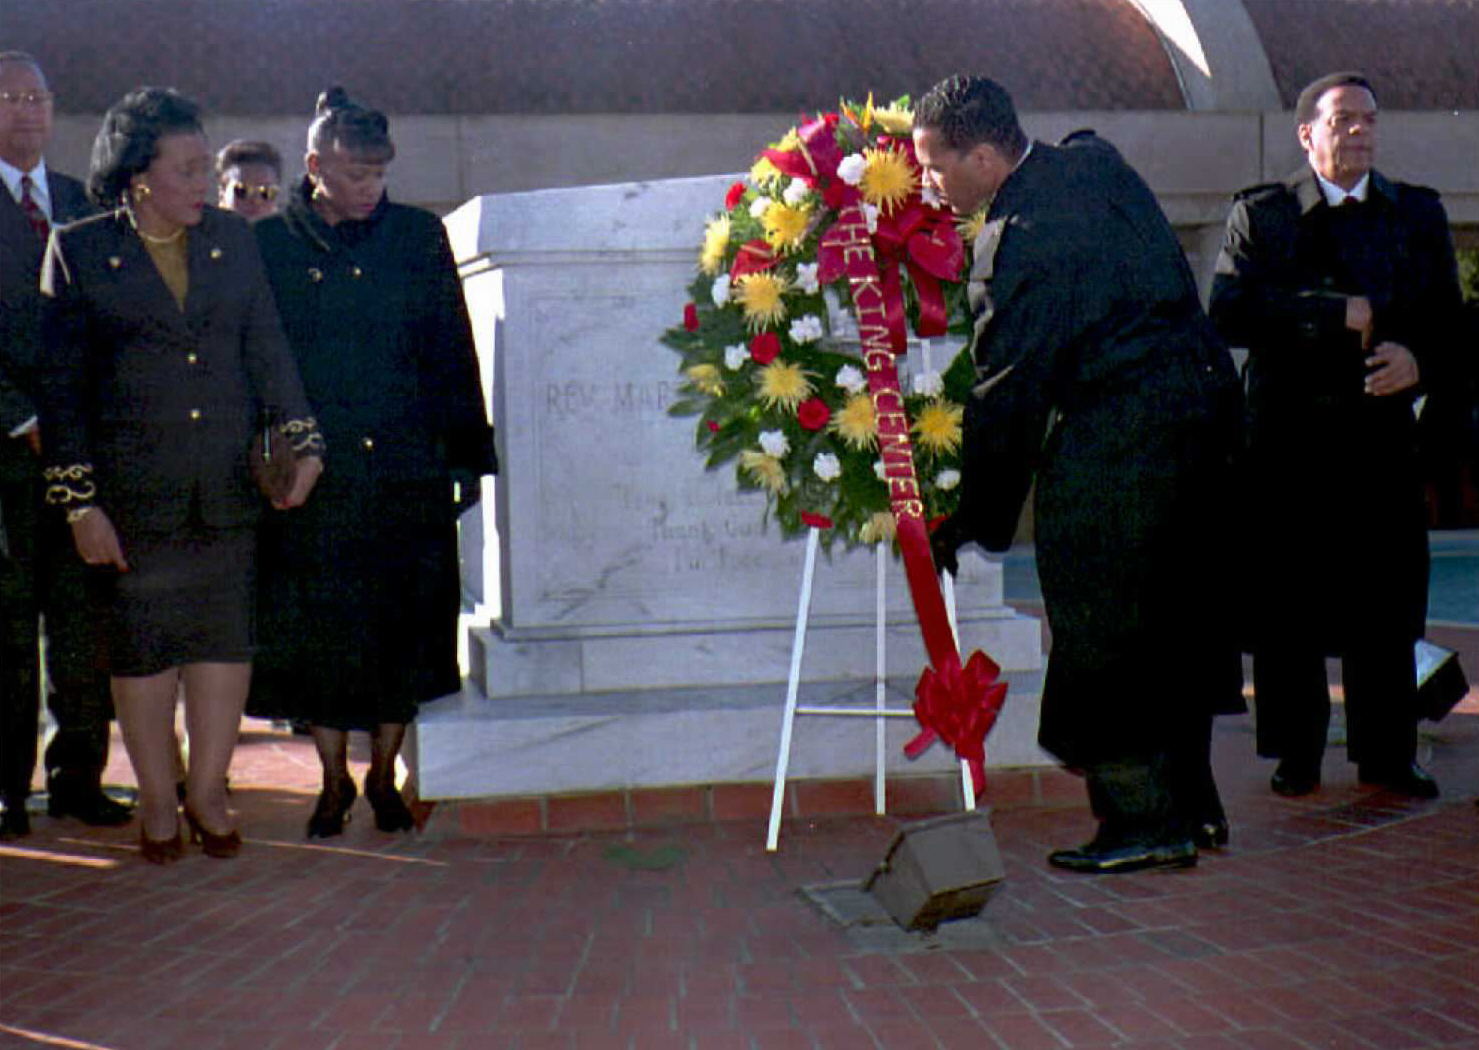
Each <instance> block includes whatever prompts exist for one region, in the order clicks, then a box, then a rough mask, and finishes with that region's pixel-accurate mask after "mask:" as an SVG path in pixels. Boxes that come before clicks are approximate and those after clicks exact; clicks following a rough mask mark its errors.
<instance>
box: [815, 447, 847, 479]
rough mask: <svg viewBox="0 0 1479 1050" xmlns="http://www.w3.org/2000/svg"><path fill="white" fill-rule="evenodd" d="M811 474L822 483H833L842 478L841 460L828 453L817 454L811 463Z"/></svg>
mask: <svg viewBox="0 0 1479 1050" xmlns="http://www.w3.org/2000/svg"><path fill="white" fill-rule="evenodd" d="M811 470H812V473H813V474H815V475H816V476H817V477H819V478H821V479H822V480H823V481H835V480H836V479H837V478H839V477H841V476H842V460H840V459H838V458H837V457H836V456H834V455H833V454H832V453H830V452H818V453H817V458H816V459H814V460H812V461H811Z"/></svg>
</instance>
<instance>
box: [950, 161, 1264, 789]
mask: <svg viewBox="0 0 1479 1050" xmlns="http://www.w3.org/2000/svg"><path fill="white" fill-rule="evenodd" d="M969 295H970V300H971V303H972V307H973V310H974V312H975V315H976V323H975V335H974V342H973V345H972V351H973V353H974V355H975V361H976V368H977V375H978V378H979V380H980V382H979V383H978V385H977V387H976V391H975V395H974V396H973V397H972V399H971V400H970V402H969V403H968V405H967V407H966V416H965V445H964V469H963V471H962V496H961V505H962V509H961V515H962V519H963V521H964V522H965V523H966V525H967V529H966V531H967V533H968V534H969V535H971V536H973V537H974V538H976V539H977V540H979V542H981V544H982V545H983V546H985V547H986V548H987V549H990V550H1002V549H1005V548H1006V547H1007V546H1008V545H1010V543H1011V538H1012V534H1013V532H1014V530H1015V526H1016V522H1017V518H1018V516H1019V514H1020V510H1021V507H1022V503H1023V501H1024V499H1025V498H1026V494H1027V491H1028V489H1029V486H1030V485H1031V484H1032V483H1033V482H1034V481H1035V482H1036V498H1035V504H1034V512H1035V527H1036V542H1037V563H1038V571H1039V576H1040V578H1041V581H1042V590H1043V599H1044V606H1045V609H1046V613H1047V617H1048V622H1049V624H1050V625H1051V628H1052V632H1053V648H1052V653H1051V656H1050V658H1049V661H1048V669H1047V676H1046V681H1045V684H1044V689H1043V700H1042V722H1041V727H1040V731H1039V742H1040V743H1041V744H1042V746H1043V747H1044V748H1045V749H1047V750H1048V751H1050V752H1052V753H1053V754H1054V755H1056V756H1057V757H1058V758H1059V759H1061V760H1062V761H1063V762H1065V763H1067V764H1068V765H1072V766H1083V765H1090V764H1093V763H1096V762H1100V761H1108V760H1113V759H1116V758H1124V757H1132V756H1137V755H1143V754H1146V753H1147V752H1151V751H1156V750H1164V749H1165V748H1166V747H1167V746H1169V745H1170V742H1171V741H1173V740H1174V739H1176V738H1177V736H1178V734H1180V733H1183V732H1184V731H1185V727H1186V725H1187V719H1188V718H1192V717H1200V716H1205V715H1206V714H1207V713H1208V712H1211V711H1219V710H1238V709H1240V708H1241V702H1242V701H1241V672H1240V668H1239V666H1238V657H1237V651H1236V647H1235V645H1234V643H1233V640H1232V636H1231V633H1230V630H1229V629H1228V628H1227V626H1226V625H1224V623H1223V622H1222V618H1223V615H1224V613H1225V596H1226V594H1227V590H1228V584H1229V581H1228V579H1227V574H1226V572H1225V551H1224V550H1223V549H1222V547H1223V535H1222V530H1223V525H1224V522H1225V521H1226V520H1227V514H1226V507H1227V502H1228V498H1229V486H1228V484H1227V477H1228V472H1229V470H1230V457H1231V455H1232V453H1233V450H1234V448H1235V446H1236V442H1237V433H1236V431H1237V424H1238V416H1239V412H1240V403H1239V395H1238V387H1237V377H1236V375H1235V373H1234V371H1233V368H1232V364H1231V360H1230V358H1229V355H1228V354H1227V351H1226V350H1225V348H1224V347H1223V345H1222V344H1221V342H1220V340H1218V339H1217V337H1216V335H1215V333H1214V332H1213V331H1212V329H1211V326H1210V324H1209V323H1208V321H1207V319H1206V317H1205V315H1204V314H1203V312H1202V310H1201V307H1200V305H1199V303H1198V300H1197V295H1196V288H1195V284H1194V281H1193V279H1192V275H1191V272H1190V269H1189V268H1188V266H1187V264H1186V261H1185V258H1184V256H1183V254H1182V250H1181V246H1180V244H1179V243H1178V242H1177V240H1176V237H1175V234H1174V233H1173V232H1172V230H1171V227H1170V225H1169V224H1168V223H1167V221H1166V219H1165V216H1164V215H1163V214H1162V213H1161V210H1160V208H1159V206H1158V205H1157V203H1156V201H1155V198H1154V196H1153V195H1152V194H1151V192H1150V190H1149V188H1148V187H1147V186H1146V185H1145V183H1144V182H1143V181H1142V180H1141V179H1140V177H1139V176H1138V175H1137V174H1136V173H1135V172H1134V170H1133V169H1131V168H1130V167H1129V165H1128V164H1126V163H1125V162H1124V160H1123V159H1122V158H1121V157H1120V155H1119V154H1118V152H1116V151H1115V149H1114V148H1113V147H1112V146H1110V145H1109V144H1108V143H1106V142H1105V141H1104V140H1102V139H1100V138H1098V137H1097V136H1095V135H1093V134H1092V133H1083V132H1081V133H1077V134H1075V135H1071V136H1069V137H1068V139H1065V140H1064V142H1063V144H1062V145H1059V146H1051V145H1047V144H1045V143H1041V142H1038V143H1034V144H1033V147H1032V151H1031V152H1030V153H1029V154H1028V156H1027V157H1026V158H1025V159H1024V160H1023V162H1022V163H1021V165H1020V166H1019V167H1018V168H1017V170H1016V171H1015V172H1014V173H1013V174H1012V175H1011V176H1010V177H1009V178H1008V179H1007V180H1006V182H1005V183H1004V184H1003V185H1002V187H1001V189H1000V190H999V191H998V193H997V194H996V197H995V199H994V200H993V201H992V203H991V206H990V209H989V211H988V213H987V216H986V224H985V227H984V229H983V230H982V232H981V234H980V236H979V237H978V239H977V241H976V244H975V250H974V256H973V263H972V271H971V278H970V286H969Z"/></svg>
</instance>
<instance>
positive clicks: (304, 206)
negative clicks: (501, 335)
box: [251, 181, 496, 728]
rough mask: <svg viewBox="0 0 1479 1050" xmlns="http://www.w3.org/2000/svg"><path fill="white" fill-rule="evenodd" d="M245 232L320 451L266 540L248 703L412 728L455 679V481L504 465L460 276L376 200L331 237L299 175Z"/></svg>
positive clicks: (436, 232) (430, 221) (334, 722)
mask: <svg viewBox="0 0 1479 1050" xmlns="http://www.w3.org/2000/svg"><path fill="white" fill-rule="evenodd" d="M255 228H256V233H257V238H258V241H259V243H260V244H261V247H262V255H263V258H264V259H265V260H266V264H267V270H268V273H269V276H270V279H271V283H272V287H273V290H274V292H275V294H276V298H277V302H278V306H279V309H280V311H281V313H282V319H283V325H284V328H285V329H286V331H287V335H288V340H289V342H290V343H291V345H292V349H293V354H294V356H295V357H296V359H297V362H298V366H299V368H300V370H301V372H302V375H303V382H304V386H305V387H306V389H307V392H308V397H309V400H310V401H311V402H312V403H313V406H314V409H315V414H316V418H317V420H318V423H319V428H320V430H321V431H322V433H323V435H324V439H325V441H326V442H327V444H328V446H329V449H330V452H329V458H328V460H327V461H326V466H325V471H324V474H323V476H322V477H321V478H320V480H319V483H318V486H317V488H316V489H315V491H314V494H313V497H312V498H311V499H310V500H309V502H308V504H307V505H306V506H305V507H303V508H301V509H299V510H295V511H290V512H288V513H287V514H284V515H280V516H278V519H276V520H274V521H273V522H272V523H271V526H270V527H269V528H268V530H267V532H266V535H265V539H264V544H263V555H262V577H263V588H262V600H261V602H260V605H259V619H260V623H261V632H262V642H263V648H262V651H261V654H260V656H259V658H258V661H257V673H256V678H255V680H254V682H253V694H254V695H253V699H252V702H251V708H252V710H253V711H255V712H258V713H264V714H277V715H286V716H290V717H296V718H304V719H306V720H308V721H310V722H314V723H315V724H321V725H330V726H337V727H340V728H359V727H370V726H374V725H377V724H381V723H392V722H394V723H399V722H408V721H410V720H411V719H412V718H413V717H414V715H415V709H416V705H417V704H419V703H420V702H422V701H425V700H430V699H434V698H436V697H437V696H441V695H443V694H444V693H447V692H450V691H454V690H455V689H457V688H458V685H459V676H458V671H457V664H456V621H457V614H458V611H459V609H460V607H461V603H460V585H459V576H458V561H457V535H456V515H457V509H458V508H457V507H456V505H454V503H453V482H454V480H455V481H458V482H460V483H461V484H462V485H463V487H464V495H466V492H465V489H466V488H467V487H473V489H474V492H475V491H476V488H475V487H476V485H477V484H478V478H479V477H480V476H481V475H484V474H489V473H492V472H493V471H494V470H495V469H496V459H495V456H494V452H493V432H492V428H491V427H490V426H489V423H488V417H487V412H486V409H485V407H484V401H483V394H482V384H481V381H480V378H479V371H478V362H477V355H476V350H475V347H474V345H473V337H472V326H471V323H470V321H469V319H468V314H467V308H466V305H465V304H464V301H463V297H462V287H461V282H460V281H459V278H458V275H457V268H456V264H455V263H454V261H453V258H452V252H451V248H450V246H449V245H448V242H447V236H446V233H445V231H444V229H443V227H442V223H441V221H440V220H439V219H438V218H437V217H436V216H435V215H433V214H432V213H430V212H428V211H424V210H422V209H420V208H413V207H409V206H407V205H401V204H395V203H392V202H390V201H389V200H386V199H382V201H381V203H380V205H379V207H378V208H377V209H376V211H375V212H374V213H373V214H372V215H371V216H370V217H369V218H368V219H367V220H364V221H347V222H341V223H339V224H337V225H333V226H330V225H329V224H328V223H326V222H324V221H323V219H322V218H320V217H319V216H318V215H317V214H316V213H315V211H314V209H313V206H312V203H311V198H310V194H309V189H308V186H307V184H306V181H305V182H304V183H301V184H300V185H299V186H298V187H296V188H295V190H294V192H293V194H292V197H291V199H290V201H289V204H288V207H287V209H286V211H285V212H284V213H283V214H281V215H277V216H273V217H271V218H267V219H264V220H262V221H260V222H258V223H257V224H256V227H255Z"/></svg>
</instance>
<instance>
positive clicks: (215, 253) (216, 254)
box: [210, 248, 226, 260]
mask: <svg viewBox="0 0 1479 1050" xmlns="http://www.w3.org/2000/svg"><path fill="white" fill-rule="evenodd" d="M225 254H226V253H225V252H223V251H221V249H220V248H212V249H211V251H210V255H211V258H212V259H217V260H219V259H220V258H221V256H223V255H225Z"/></svg>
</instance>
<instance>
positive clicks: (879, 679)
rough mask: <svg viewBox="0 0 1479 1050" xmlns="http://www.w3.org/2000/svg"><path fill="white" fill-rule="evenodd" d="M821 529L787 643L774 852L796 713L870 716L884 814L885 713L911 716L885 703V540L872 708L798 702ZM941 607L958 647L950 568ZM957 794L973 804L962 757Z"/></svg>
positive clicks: (876, 795) (773, 806)
mask: <svg viewBox="0 0 1479 1050" xmlns="http://www.w3.org/2000/svg"><path fill="white" fill-rule="evenodd" d="M819 536H820V530H819V529H817V528H815V527H813V528H812V529H811V530H810V531H809V532H808V533H807V535H806V562H805V566H804V568H803V569H802V571H801V598H800V601H799V602H798V603H797V607H796V633H795V636H794V637H793V639H792V642H791V672H790V676H789V678H788V679H787V681H786V707H785V713H784V715H783V716H782V718H781V742H780V748H779V751H778V753H777V754H776V760H775V784H774V787H773V789H772V792H771V798H770V827H769V829H768V830H767V832H766V836H765V848H766V850H767V851H769V852H772V853H774V852H775V850H776V849H777V846H778V843H779V842H780V834H781V811H782V809H783V808H784V806H785V800H786V770H787V767H788V766H789V765H790V764H791V731H792V728H793V726H794V725H795V723H796V716H797V715H830V716H833V717H838V716H840V717H851V718H872V719H873V720H874V737H873V811H874V813H876V814H878V815H879V816H883V814H884V813H885V811H886V810H885V802H884V771H883V767H884V731H883V727H884V721H885V720H886V719H889V718H913V717H914V711H913V709H911V708H897V707H888V706H887V705H886V704H885V703H884V694H885V691H886V689H887V683H886V681H885V675H884V667H885V660H884V657H885V647H886V646H885V638H886V633H885V627H886V622H885V615H884V607H885V602H884V571H885V569H886V567H887V565H888V544H887V543H880V544H878V546H877V547H876V548H875V550H876V552H877V558H876V563H877V573H876V575H877V581H878V585H877V588H876V594H875V599H876V601H875V606H876V612H877V629H876V633H875V654H876V667H875V669H874V675H873V685H874V705H873V706H872V707H798V706H797V704H796V693H797V690H798V689H799V687H800V685H801V659H802V656H803V655H804V654H805V652H806V625H807V621H808V619H809V618H810V615H811V589H812V581H813V579H814V577H815V575H816V563H817V543H818V538H819ZM944 592H945V612H946V614H947V615H948V616H949V619H950V631H951V633H952V634H953V635H954V636H955V644H956V646H957V648H958V647H959V645H960V633H959V630H958V628H957V626H956V620H955V579H954V577H952V576H951V575H950V574H949V573H946V574H945V576H944ZM960 783H961V798H962V800H963V801H964V804H965V808H966V809H967V810H973V809H975V808H976V793H975V790H974V786H973V785H972V783H971V770H970V765H969V764H968V763H967V762H966V761H965V759H961V760H960Z"/></svg>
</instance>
